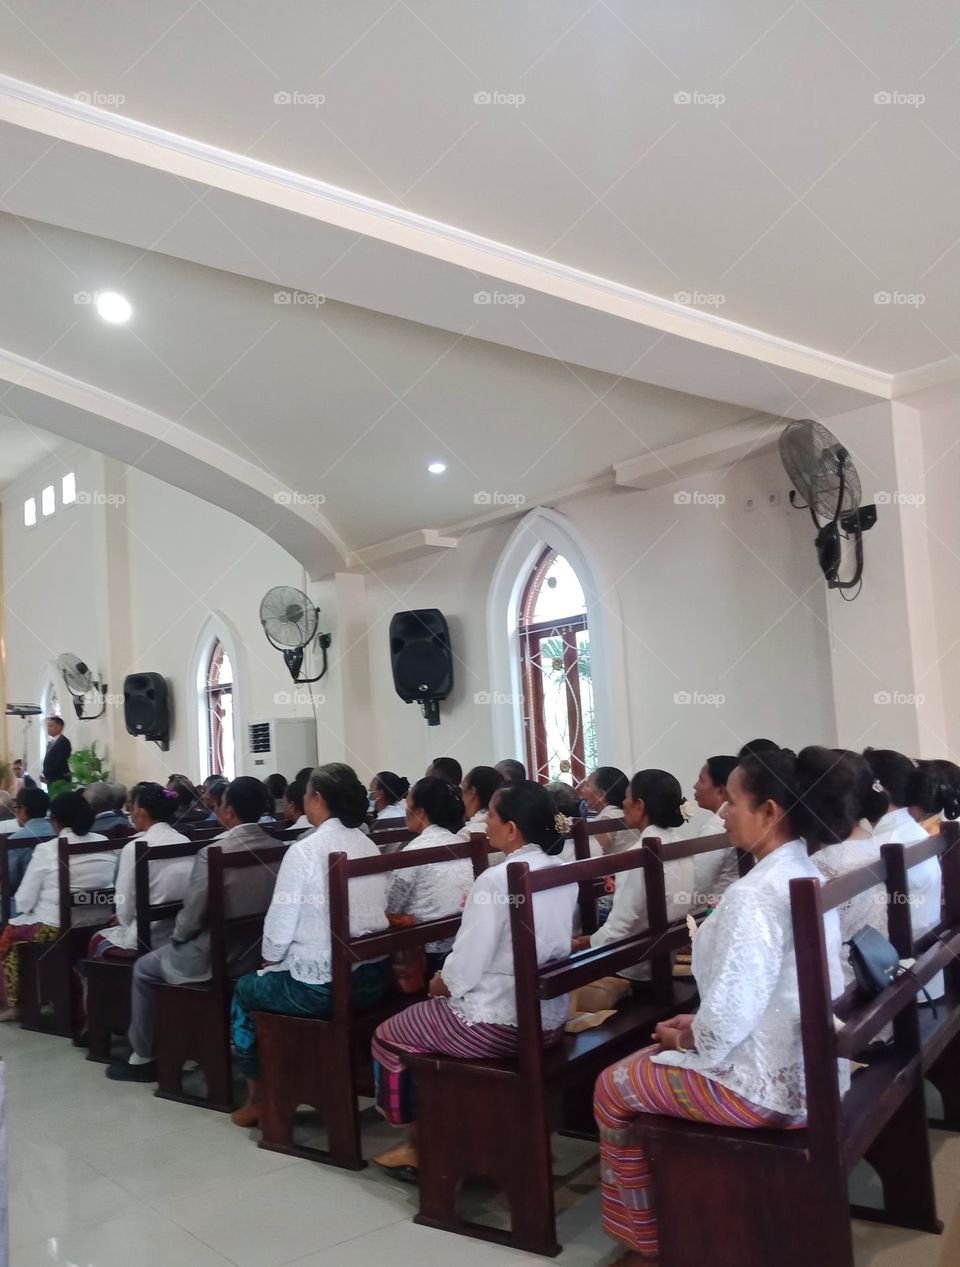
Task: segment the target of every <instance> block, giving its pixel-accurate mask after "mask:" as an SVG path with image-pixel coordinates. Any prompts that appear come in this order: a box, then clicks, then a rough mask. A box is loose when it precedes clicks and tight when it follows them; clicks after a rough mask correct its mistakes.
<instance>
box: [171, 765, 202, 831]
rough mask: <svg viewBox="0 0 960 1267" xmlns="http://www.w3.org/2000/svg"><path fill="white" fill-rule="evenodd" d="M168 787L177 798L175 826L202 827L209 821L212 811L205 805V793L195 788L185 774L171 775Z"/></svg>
mask: <svg viewBox="0 0 960 1267" xmlns="http://www.w3.org/2000/svg"><path fill="white" fill-rule="evenodd" d="M167 787H168V789H169V790H170V791H171V792H175V793H176V796H177V812H176V814H175V815H174V819H173V822H174V826H176V827H179V828H185V827H200V826H202V825H203V824H205V823H207V822H208V821H209V816H210V811H209V810H208V809H207V807H206V806H205V805H204V803H203V793H202V792H201V791H200V789H199V788H197V787H194V785H193V784H192V783H191V782H190V780H189V779H188V778H187V776H186V775H185V774H171V775H170V777H169V779H167Z"/></svg>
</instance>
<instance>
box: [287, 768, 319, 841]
mask: <svg viewBox="0 0 960 1267" xmlns="http://www.w3.org/2000/svg"><path fill="white" fill-rule="evenodd" d="M305 791H306V785H305V784H304V783H301V782H300V780H299V779H294V780H293V782H292V783H288V784H287V786H286V788H285V790H284V793H283V822H284V824H285V826H287V827H300V828H302V829H303V831H304V832H308V831H313V828H312V827H311V825H310V819H309V818H307V816H306V814H305V813H304V812H303V795H304V792H305Z"/></svg>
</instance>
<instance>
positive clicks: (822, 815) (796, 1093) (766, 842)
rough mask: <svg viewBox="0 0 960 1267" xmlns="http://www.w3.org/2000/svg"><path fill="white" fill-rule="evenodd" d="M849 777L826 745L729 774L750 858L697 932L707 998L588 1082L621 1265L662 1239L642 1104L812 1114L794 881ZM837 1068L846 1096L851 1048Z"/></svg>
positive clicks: (831, 931)
mask: <svg viewBox="0 0 960 1267" xmlns="http://www.w3.org/2000/svg"><path fill="white" fill-rule="evenodd" d="M853 786H854V779H853V775H852V773H851V771H850V769H849V767H848V765H847V763H846V762H845V761H844V759H843V758H842V757H837V755H836V754H835V753H833V752H831V751H829V750H828V749H826V748H805V749H804V750H803V751H802V752H801V753H800V754H799V756H797V757H794V756H792V755H791V754H788V753H783V752H780V753H774V752H765V753H763V755H762V757H761V758H758V757H753V756H748V757H746V758H744V760H743V762H742V763H741V764H740V765H739V766H738V767H737V768H736V770H734V772H733V774H732V775H731V776H730V779H729V781H728V783H727V793H728V800H727V804H726V806H725V809H724V818H725V821H726V825H727V831H728V832H729V834H730V839H731V840H732V841H733V843H734V844H735V845H736V846H737V848H739V849H743V850H748V851H749V852H750V853H752V854H753V856H754V858H755V859H756V866H755V867H754V868H753V870H752V871H750V872H748V874H747V875H745V876H744V877H743V879H741V880H737V881H736V883H735V884H732V885H731V886H730V888H729V889H727V891H726V893H725V894H724V898H723V901H722V902H721V903H720V905H719V907H718V908H717V909H716V910H715V911H714V912H713V914H712V915H710V916H709V917H708V918H707V920H706V921H705V922H704V924H703V926H702V927H701V929H700V931H699V933H698V934H697V936H696V937H695V938H694V942H693V974H694V976H695V977H696V980H697V985H698V987H699V993H700V1000H701V1002H700V1010H699V1011H698V1012H697V1013H696V1014H695V1015H682V1016H675V1017H673V1019H672V1020H670V1021H665V1022H663V1024H661V1025H658V1026H657V1029H656V1034H655V1037H656V1044H655V1045H654V1046H652V1047H647V1048H645V1049H644V1050H643V1051H640V1052H637V1053H636V1054H635V1055H633V1056H628V1057H627V1059H626V1060H622V1061H620V1062H618V1063H617V1064H614V1065H611V1066H610V1067H609V1068H607V1069H605V1070H604V1072H603V1073H602V1074H601V1075H600V1077H599V1078H598V1080H597V1085H596V1090H595V1093H594V1106H593V1107H594V1113H595V1115H596V1119H597V1123H598V1125H599V1127H600V1161H601V1197H602V1206H603V1224H604V1227H605V1229H606V1230H607V1231H608V1232H609V1233H610V1235H611V1236H612V1237H614V1239H616V1240H617V1241H619V1242H621V1243H623V1244H625V1245H626V1246H628V1247H629V1251H628V1253H626V1254H625V1255H624V1256H623V1257H622V1258H621V1259H620V1263H621V1264H622V1265H623V1267H628V1265H632V1264H640V1263H643V1262H644V1261H645V1260H647V1259H650V1258H653V1259H655V1258H656V1256H657V1252H658V1240H657V1215H656V1210H655V1207H654V1202H653V1191H652V1186H651V1183H652V1181H651V1173H650V1163H649V1160H648V1158H647V1155H646V1152H645V1150H644V1148H643V1146H642V1145H638V1144H636V1143H634V1142H633V1141H632V1140H631V1138H630V1136H629V1127H630V1125H631V1123H632V1122H633V1121H634V1120H635V1119H636V1118H637V1116H638V1115H639V1114H641V1113H665V1114H667V1115H668V1116H670V1117H681V1118H689V1119H692V1120H694V1121H697V1122H711V1123H715V1124H717V1125H720V1126H728V1127H730V1126H738V1127H745V1128H749V1127H757V1128H759V1127H774V1128H784V1127H799V1126H802V1125H803V1124H804V1114H805V1111H806V1088H805V1083H804V1068H803V1046H802V1042H801V1035H800V998H799V991H798V987H797V965H796V954H795V950H794V944H793V922H792V919H791V912H790V881H791V880H793V879H797V878H800V877H815V878H818V879H819V876H820V873H819V872H818V871H817V869H816V867H815V866H814V864H813V860H812V859H811V858H810V857H809V856H808V853H807V850H808V848H809V849H811V850H815V849H816V848H818V846H820V845H821V844H825V843H836V842H838V841H841V840H846V839H848V838H849V836H850V832H851V830H852V828H853V824H854V822H855V821H856V819H855V812H856V807H855V804H854V794H853ZM824 926H825V931H826V938H827V951H828V954H829V959H830V983H831V986H832V989H833V993H834V997H836V996H837V995H838V994H840V993H841V991H842V989H843V974H842V971H841V967H840V959H841V943H840V925H839V921H838V919H837V915H836V912H835V911H830V912H829V913H828V914H827V916H826V918H825V921H824ZM838 1073H839V1080H840V1093H841V1095H842V1094H845V1093H846V1090H847V1088H848V1087H849V1084H850V1072H849V1067H848V1065H847V1062H846V1061H840V1062H839V1066H838Z"/></svg>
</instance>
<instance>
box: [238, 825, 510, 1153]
mask: <svg viewBox="0 0 960 1267" xmlns="http://www.w3.org/2000/svg"><path fill="white" fill-rule="evenodd" d="M486 857H487V848H486V837H485V836H473V837H471V839H470V841H469V842H466V843H461V844H457V845H452V846H450V847H448V848H444V850H443V851H442V860H438V856H437V850H436V849H432V848H427V849H407V850H404V851H403V852H402V853H388V854H383V855H381V856H380V857H377V858H354V859H350V858H348V857H347V855H346V854H342V853H334V854H331V856H330V860H329V892H330V932H331V940H332V950H333V961H332V970H333V975H332V985H333V1014H332V1016H331V1017H330V1018H329V1019H322V1018H320V1017H294V1016H284V1015H282V1014H280V1013H276V1012H255V1013H254V1016H255V1018H256V1025H257V1041H258V1044H259V1046H260V1065H261V1082H260V1103H261V1108H260V1129H261V1133H262V1137H261V1140H260V1147H261V1148H266V1149H270V1150H272V1151H273V1152H281V1153H288V1154H290V1155H292V1156H294V1157H304V1158H307V1159H309V1160H311V1161H319V1162H325V1163H327V1164H328V1165H332V1166H341V1167H343V1168H345V1169H348V1170H360V1169H362V1168H363V1167H364V1166H365V1165H366V1163H365V1162H364V1160H363V1153H362V1150H361V1142H360V1117H359V1110H358V1107H357V1097H358V1096H361V1095H362V1096H372V1095H373V1069H372V1064H371V1059H370V1041H371V1039H372V1038H373V1034H374V1031H375V1030H376V1028H377V1026H378V1025H379V1024H380V1023H381V1022H382V1021H385V1020H387V1019H388V1017H390V1016H393V1015H394V1014H395V1013H396V1012H398V1011H401V1010H402V1009H403V1008H405V1007H409V1006H410V1004H411V1003H417V1002H419V1001H420V1000H422V999H424V998H426V993H425V992H423V993H419V994H401V993H396V994H392V995H391V996H390V997H389V998H388V999H386V1000H385V1001H384V1002H383V1003H382V1004H380V1005H379V1006H378V1007H377V1008H374V1009H372V1010H370V1011H366V1012H355V1011H354V1009H353V1004H352V997H351V988H350V974H351V972H352V969H353V965H354V964H356V963H369V962H370V961H372V960H374V959H379V958H381V957H383V956H385V955H391V954H393V953H394V952H395V951H398V950H403V949H409V948H411V947H419V946H425V945H427V944H428V943H431V942H437V941H443V940H445V939H447V938H449V937H453V936H455V935H456V933H457V930H458V929H459V927H460V915H459V914H457V915H452V916H450V917H448V918H447V919H442V920H431V921H429V922H426V923H422V924H417V925H414V926H412V927H405V928H392V929H390V930H389V931H387V932H383V933H372V934H368V935H366V936H363V937H351V935H350V905H349V882H350V880H352V879H357V878H360V877H362V876H370V875H383V874H391V873H393V872H395V871H401V870H406V869H408V868H410V867H416V866H424V865H427V866H445V865H447V864H448V863H449V862H450V861H451V860H453V859H455V858H462V859H470V860H471V861H472V863H473V873H474V877H476V876H477V875H479V874H480V872H481V871H483V870H484V868H485V867H486ZM301 1104H308V1105H310V1106H311V1107H312V1108H314V1109H315V1110H316V1112H317V1113H318V1115H319V1116H320V1118H321V1120H322V1121H324V1122H325V1123H326V1125H327V1135H328V1146H327V1148H326V1149H320V1148H312V1147H307V1146H305V1145H301V1144H296V1143H294V1139H293V1125H294V1118H295V1115H296V1111H297V1108H298V1107H299V1106H300V1105H301Z"/></svg>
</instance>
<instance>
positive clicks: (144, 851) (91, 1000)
mask: <svg viewBox="0 0 960 1267" xmlns="http://www.w3.org/2000/svg"><path fill="white" fill-rule="evenodd" d="M202 844H203V842H202V841H199V840H192V841H187V842H186V843H185V844H174V845H153V846H151V845H148V844H147V842H146V841H145V840H138V841H137V844H136V853H135V855H134V856H135V861H134V880H135V885H136V895H137V898H136V901H137V907H136V911H137V949H136V952H135V954H134V955H133V956H132V957H131V958H129V959H115V958H103V959H85V960H84V961H83V964H82V968H83V971H84V972H85V975H86V980H87V1060H94V1061H99V1062H100V1063H103V1064H107V1063H109V1061H110V1048H111V1035H113V1034H125V1033H126V1032H127V1030H128V1029H129V1028H130V987H131V982H132V981H133V965H134V963H135V962H136V960H137V959H139V958H140V956H141V955H145V954H147V953H149V951H151V950H152V949H153V945H152V939H151V925H152V924H153V922H154V921H155V920H161V919H172V918H173V917H174V916H175V915H176V914H177V912H178V911H179V910H180V907H181V906H182V905H183V903H182V902H164V903H162V904H160V905H157V906H151V905H150V866H151V865H152V864H153V863H156V862H161V861H163V860H164V859H165V858H189V857H192V856H194V855H196V853H197V851H198V850H199V849H200V848H201V847H202Z"/></svg>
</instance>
